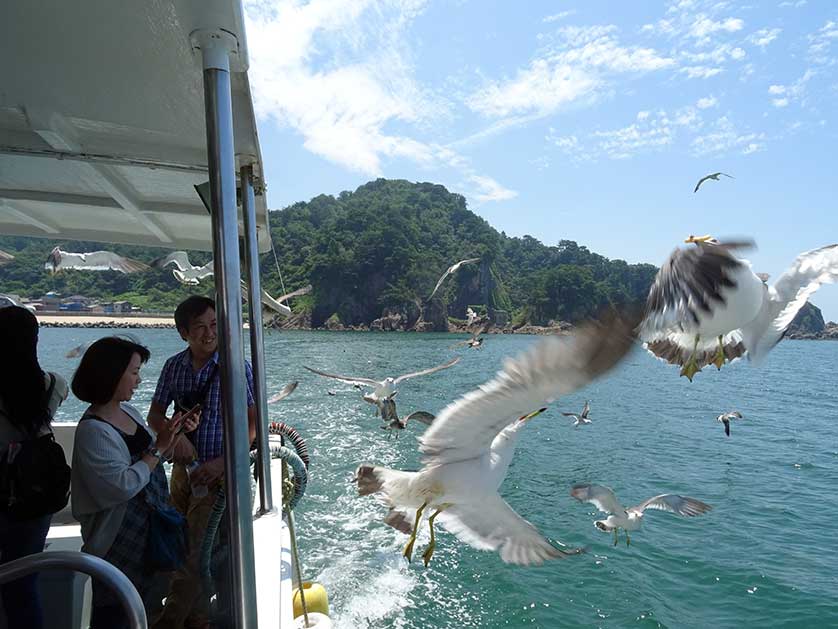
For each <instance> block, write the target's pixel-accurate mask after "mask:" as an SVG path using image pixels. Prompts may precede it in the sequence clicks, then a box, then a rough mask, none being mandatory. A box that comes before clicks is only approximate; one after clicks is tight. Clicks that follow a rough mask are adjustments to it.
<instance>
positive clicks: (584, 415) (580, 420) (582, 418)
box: [562, 400, 593, 427]
mask: <svg viewBox="0 0 838 629" xmlns="http://www.w3.org/2000/svg"><path fill="white" fill-rule="evenodd" d="M590 412H591V405H590V404H589V403H588V400H585V406H584V407H583V408H582V412H581V413H579V414H578V415H577V414H576V413H562V415H564V416H565V417H572V418H573V419H574V420H575V421H574V422H573V425H574V426H575V427H579V426H581V425H582V424H592V423H593V422H592V421H591V420H590V419H588V413H590Z"/></svg>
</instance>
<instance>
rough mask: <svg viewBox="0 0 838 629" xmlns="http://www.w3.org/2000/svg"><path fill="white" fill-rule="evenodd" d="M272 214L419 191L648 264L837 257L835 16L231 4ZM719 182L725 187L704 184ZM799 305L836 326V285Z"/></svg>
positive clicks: (764, 5)
mask: <svg viewBox="0 0 838 629" xmlns="http://www.w3.org/2000/svg"><path fill="white" fill-rule="evenodd" d="M245 10H246V14H247V19H248V24H247V28H248V47H249V50H250V56H251V67H250V81H251V85H252V90H253V94H254V103H255V107H256V112H257V116H258V119H259V131H260V138H261V143H262V152H263V157H264V161H265V164H266V173H265V175H266V179H267V182H268V195H269V196H268V199H269V204H270V206H271V207H273V208H280V207H285V206H286V205H288V204H290V203H293V202H296V201H307V200H309V199H310V198H311V197H313V196H315V195H317V194H321V193H326V194H337V193H339V192H341V191H342V190H354V189H355V188H356V187H357V186H359V185H361V184H363V183H365V182H366V181H369V180H370V179H373V178H375V177H387V178H402V179H408V180H411V181H432V182H435V183H440V184H443V185H445V186H446V187H447V188H448V189H449V190H450V191H452V192H458V193H461V194H463V195H464V196H465V197H466V198H467V200H468V203H469V207H470V208H471V209H472V210H473V211H474V212H476V213H478V214H479V215H481V216H483V217H484V218H485V219H486V220H488V221H489V223H491V224H492V225H493V226H494V227H496V228H497V229H499V230H503V231H505V232H506V233H507V234H508V235H515V236H521V235H524V234H530V235H532V236H534V237H536V238H538V239H540V240H542V241H543V242H545V243H548V244H555V243H556V242H558V241H559V240H560V239H565V238H566V239H571V240H576V241H577V242H579V243H580V244H584V245H586V246H588V247H589V248H591V249H592V250H594V251H597V252H598V253H601V254H603V255H606V256H608V257H610V258H622V259H624V260H627V261H629V262H652V263H655V264H660V263H661V262H662V261H663V260H664V259H665V257H666V256H667V255H668V254H669V252H670V251H671V250H672V249H673V248H674V247H675V246H676V245H678V244H679V243H680V242H681V241H682V240H683V239H684V237H686V236H687V235H689V234H698V233H701V234H705V233H709V234H713V235H715V236H734V235H735V236H741V235H748V236H751V237H753V238H754V239H755V240H756V242H757V244H758V246H759V248H758V249H757V250H756V251H754V252H752V253H751V254H750V255H749V259H750V260H751V261H752V262H753V264H754V267H755V270H756V271H762V272H767V273H770V274H771V275H772V277H774V278H776V277H777V276H778V275H779V274H780V273H782V271H783V270H784V269H785V268H786V267H787V266H788V265H789V264H790V263H791V262H792V260H793V259H794V257H795V256H796V255H797V254H798V253H800V252H802V251H805V250H809V249H812V248H815V247H818V246H821V245H824V244H828V243H831V242H838V212H836V202H835V193H834V182H835V180H836V173H838V168H836V165H835V162H836V160H835V157H834V156H835V146H836V141H838V133H836V128H838V120H836V119H835V116H834V115H833V112H834V111H835V107H836V104H838V71H836V70H838V2H833V1H832V0H821V1H817V0H808V1H806V0H786V1H782V0H774V1H772V2H763V1H760V2H753V1H751V2H726V1H703V0H674V1H671V2H651V1H647V2H617V1H613V2H604V1H595V0H588V1H584V2H534V1H532V2H531V1H527V2H509V1H507V2H491V1H477V0H473V1H468V0H449V1H432V0H427V1H425V0H312V1H310V2H298V1H294V0H246V1H245ZM715 171H724V172H727V173H730V174H731V175H733V176H734V177H735V179H723V180H722V181H719V182H714V181H710V182H707V183H706V184H705V185H704V186H702V188H701V190H699V192H698V193H697V194H694V193H693V187H694V186H695V182H696V181H697V180H698V178H699V177H701V176H702V175H704V174H707V173H710V172H715ZM813 302H814V303H815V304H817V305H818V306H820V307H821V308H822V309H823V310H824V316H825V317H826V318H827V319H832V320H838V286H825V287H823V288H822V289H821V290H820V291H819V292H818V293H817V294H816V295H815V297H814V299H813Z"/></svg>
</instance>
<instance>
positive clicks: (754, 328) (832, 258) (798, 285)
mask: <svg viewBox="0 0 838 629" xmlns="http://www.w3.org/2000/svg"><path fill="white" fill-rule="evenodd" d="M685 242H687V243H693V244H695V245H696V246H695V247H692V248H689V249H676V250H675V251H673V252H672V255H670V256H669V259H668V260H667V261H666V262H664V264H663V266H662V267H661V269H660V271H658V274H657V276H656V277H655V281H654V283H653V284H652V288H651V289H650V290H649V296H648V298H647V300H646V315H645V317H644V320H643V323H642V324H641V327H640V336H641V338H642V340H643V341H645V343H646V349H648V350H649V351H650V352H652V353H653V354H654V355H655V356H657V357H658V358H661V359H662V360H665V361H666V362H668V363H670V364H675V365H680V366H681V375H682V376H687V378H689V379H690V380H692V378H693V376H694V375H695V374H696V373H698V372H699V371H701V368H702V367H704V366H706V365H709V364H714V365H716V367H718V368H719V369H721V368H722V365H723V364H724V363H725V361H729V360H734V359H736V358H738V357H740V356H742V355H744V354H745V353H747V355H748V358H749V359H750V360H751V361H752V362H754V363H756V364H759V363H760V362H761V361H762V360H763V359H764V358H765V356H766V355H767V354H768V352H769V351H770V350H771V348H772V347H774V346H775V345H776V344H777V342H778V341H779V340H780V339H781V338H782V337H783V335H784V334H785V331H786V328H787V327H788V326H789V324H790V323H791V322H792V319H794V316H795V315H796V314H797V312H798V310H800V308H802V307H803V305H804V304H805V303H806V300H807V299H808V298H809V297H810V296H811V295H812V294H813V293H814V292H815V291H816V290H817V289H818V288H819V287H820V285H821V284H826V283H832V282H836V281H838V245H834V244H833V245H827V246H825V247H821V248H819V249H813V250H812V251H807V252H805V253H801V254H800V255H799V256H797V259H795V261H794V262H793V263H792V265H791V267H789V268H788V269H787V270H786V271H785V273H783V274H782V275H781V276H780V278H779V279H778V280H777V281H776V282H775V283H774V285H773V286H768V284H767V283H766V280H767V279H768V276H767V275H765V274H756V273H754V272H753V271H752V270H751V264H750V263H749V262H748V261H747V260H743V259H741V258H738V257H736V256H735V255H734V252H735V251H736V250H738V249H742V248H744V247H747V246H752V245H753V243H752V242H750V241H749V242H720V241H718V240H716V239H715V238H713V237H711V236H690V237H689V238H687V239H686V241H685Z"/></svg>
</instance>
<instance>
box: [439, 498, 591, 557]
mask: <svg viewBox="0 0 838 629" xmlns="http://www.w3.org/2000/svg"><path fill="white" fill-rule="evenodd" d="M439 520H440V522H441V523H442V525H443V526H444V527H445V528H446V529H447V530H448V531H450V532H451V533H453V534H454V535H456V536H457V538H459V539H460V540H461V541H463V542H464V543H466V544H468V545H469V546H473V547H474V548H479V549H480V550H496V551H498V553H500V558H501V560H503V561H504V562H505V563H512V564H517V565H520V566H531V565H536V566H537V565H540V564H542V563H544V562H545V561H547V560H548V559H562V558H564V557H569V556H570V555H576V554H579V553H581V552H582V549H573V550H570V551H566V550H562V549H560V548H556V547H555V546H553V545H552V544H551V543H550V542H549V541H547V539H545V538H544V536H543V535H541V533H539V532H538V530H537V529H536V528H535V527H534V526H533V525H532V524H530V523H529V522H527V521H526V520H525V519H524V518H522V517H521V516H520V515H518V514H517V513H515V511H513V509H512V507H510V506H509V505H508V504H507V503H506V502H505V501H504V500H503V499H502V498H501V497H500V496H499V495H498V494H493V495H490V496H484V495H481V496H480V497H479V502H478V503H475V504H466V503H462V502H460V503H457V504H455V505H453V506H451V507H448V508H447V509H445V510H444V511H443V512H442V513H440V515H439Z"/></svg>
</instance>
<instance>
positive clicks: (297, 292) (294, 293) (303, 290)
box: [276, 284, 312, 303]
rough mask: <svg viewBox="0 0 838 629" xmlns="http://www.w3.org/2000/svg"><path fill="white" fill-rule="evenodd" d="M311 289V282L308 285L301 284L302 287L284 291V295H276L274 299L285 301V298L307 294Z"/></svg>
mask: <svg viewBox="0 0 838 629" xmlns="http://www.w3.org/2000/svg"><path fill="white" fill-rule="evenodd" d="M311 290H312V286H311V284H309V285H308V286H303V287H302V288H298V289H297V290H295V291H291V292H290V293H285V294H284V295H282V296H280V297H277V298H276V300H277V301H278V302H280V303H282V302H283V301H285V300H286V299H291V298H292V297H300V296H301V295H308V294H309V293H310V292H311Z"/></svg>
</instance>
